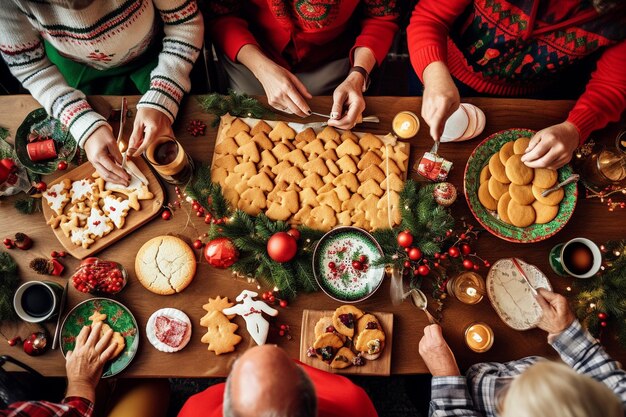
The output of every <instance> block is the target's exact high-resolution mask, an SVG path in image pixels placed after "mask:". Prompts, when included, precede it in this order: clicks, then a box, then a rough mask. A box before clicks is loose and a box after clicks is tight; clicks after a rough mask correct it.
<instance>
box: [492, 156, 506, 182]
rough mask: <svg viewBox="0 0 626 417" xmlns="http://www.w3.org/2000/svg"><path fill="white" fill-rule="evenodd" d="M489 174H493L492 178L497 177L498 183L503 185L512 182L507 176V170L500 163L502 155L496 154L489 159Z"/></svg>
mask: <svg viewBox="0 0 626 417" xmlns="http://www.w3.org/2000/svg"><path fill="white" fill-rule="evenodd" d="M489 172H491V176H493V177H495V178H496V179H497V180H498V181H500V182H501V183H503V184H508V183H510V182H511V180H510V179H509V178H508V177H507V175H506V170H505V168H504V165H503V164H502V162H501V161H500V155H499V154H498V153H497V152H496V153H494V154H493V155H492V156H491V158H490V159H489Z"/></svg>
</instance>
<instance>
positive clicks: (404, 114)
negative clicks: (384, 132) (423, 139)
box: [391, 111, 420, 139]
mask: <svg viewBox="0 0 626 417" xmlns="http://www.w3.org/2000/svg"><path fill="white" fill-rule="evenodd" d="M391 128H392V129H393V133H395V134H396V136H397V137H398V138H400V139H411V138H412V137H413V136H415V135H417V131H418V130H419V129H420V120H419V119H418V117H417V115H415V113H413V112H410V111H401V112H400V113H398V114H396V115H395V117H394V118H393V121H392V122H391Z"/></svg>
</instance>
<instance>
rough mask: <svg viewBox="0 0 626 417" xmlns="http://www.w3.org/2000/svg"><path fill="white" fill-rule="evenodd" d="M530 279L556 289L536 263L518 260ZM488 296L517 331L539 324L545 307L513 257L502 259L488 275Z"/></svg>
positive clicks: (542, 285)
mask: <svg viewBox="0 0 626 417" xmlns="http://www.w3.org/2000/svg"><path fill="white" fill-rule="evenodd" d="M518 261H519V264H520V265H521V267H522V269H523V270H524V272H525V273H526V276H527V277H528V280H529V281H530V283H531V284H532V285H533V287H535V288H546V289H548V290H550V291H552V286H551V285H550V281H548V278H547V277H546V276H545V275H544V274H543V272H541V271H540V270H539V268H537V267H536V266H534V265H530V264H527V263H526V262H523V261H522V260H520V259H518ZM487 295H488V296H489V300H490V301H491V305H492V306H493V308H494V310H496V313H498V316H500V318H501V319H502V321H503V322H504V323H505V324H507V325H508V326H510V327H512V328H513V329H515V330H528V329H532V328H534V327H537V323H538V322H539V319H540V318H541V307H540V306H539V304H538V303H537V301H536V300H535V297H534V296H533V294H532V292H531V290H530V287H529V286H528V284H527V283H526V281H524V278H523V277H522V276H521V274H520V273H519V271H518V270H517V268H515V265H513V261H512V260H511V258H505V259H500V260H499V261H497V262H496V263H494V264H493V266H492V267H491V269H490V270H489V273H488V274H487Z"/></svg>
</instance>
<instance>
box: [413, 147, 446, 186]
mask: <svg viewBox="0 0 626 417" xmlns="http://www.w3.org/2000/svg"><path fill="white" fill-rule="evenodd" d="M451 169H452V162H450V161H448V160H447V159H445V158H442V157H441V156H439V155H437V154H435V153H432V152H426V153H425V154H424V156H423V157H422V159H421V160H420V161H419V164H418V166H417V172H418V173H419V174H420V175H421V176H423V177H425V178H428V179H429V180H431V181H437V182H440V181H445V180H446V178H448V173H449V172H450V170H451Z"/></svg>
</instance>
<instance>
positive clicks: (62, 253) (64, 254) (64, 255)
mask: <svg viewBox="0 0 626 417" xmlns="http://www.w3.org/2000/svg"><path fill="white" fill-rule="evenodd" d="M66 256H67V252H65V251H64V250H62V251H61V252H59V257H61V258H65V257H66Z"/></svg>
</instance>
